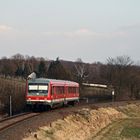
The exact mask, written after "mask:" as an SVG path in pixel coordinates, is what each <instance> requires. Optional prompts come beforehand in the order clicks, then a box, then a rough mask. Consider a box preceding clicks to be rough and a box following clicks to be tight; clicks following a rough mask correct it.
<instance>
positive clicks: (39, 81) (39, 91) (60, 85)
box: [26, 78, 79, 107]
mask: <svg viewBox="0 0 140 140" xmlns="http://www.w3.org/2000/svg"><path fill="white" fill-rule="evenodd" d="M78 101H79V84H78V83H76V82H71V81H65V80H54V79H46V78H35V79H30V80H27V84H26V102H27V105H29V106H36V105H46V106H49V107H53V106H55V105H57V104H74V103H75V102H78Z"/></svg>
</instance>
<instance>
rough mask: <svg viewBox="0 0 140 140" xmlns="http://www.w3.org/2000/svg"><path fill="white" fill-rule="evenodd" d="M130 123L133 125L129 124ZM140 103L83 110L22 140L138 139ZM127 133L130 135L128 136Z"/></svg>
mask: <svg viewBox="0 0 140 140" xmlns="http://www.w3.org/2000/svg"><path fill="white" fill-rule="evenodd" d="M132 123H133V125H131V124H132ZM139 132H140V103H135V104H128V105H126V106H118V107H113V108H112V107H106V108H98V109H96V110H95V109H92V108H90V107H89V108H83V109H82V110H79V111H78V112H76V114H75V115H70V116H68V117H66V118H64V119H63V120H58V121H55V122H53V123H51V124H50V126H45V127H41V128H40V130H39V131H38V132H36V133H33V134H32V135H31V136H30V137H29V138H25V140H35V139H36V138H35V137H37V138H38V139H40V140H60V139H61V140H66V139H69V140H72V139H74V140H94V139H95V140H114V139H116V140H120V139H127V138H128V137H130V138H131V139H138V138H139V136H140V133H139ZM130 134H131V135H130Z"/></svg>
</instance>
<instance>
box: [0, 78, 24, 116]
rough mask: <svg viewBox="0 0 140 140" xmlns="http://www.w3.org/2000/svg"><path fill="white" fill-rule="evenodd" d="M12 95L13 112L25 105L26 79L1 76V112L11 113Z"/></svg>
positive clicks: (20, 109)
mask: <svg viewBox="0 0 140 140" xmlns="http://www.w3.org/2000/svg"><path fill="white" fill-rule="evenodd" d="M10 96H11V102H12V113H13V114H14V113H16V112H20V111H22V110H23V109H24V107H25V80H22V79H15V78H4V77H0V113H1V115H2V114H7V115H8V114H9V107H10Z"/></svg>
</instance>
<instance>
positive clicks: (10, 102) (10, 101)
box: [9, 95, 12, 116]
mask: <svg viewBox="0 0 140 140" xmlns="http://www.w3.org/2000/svg"><path fill="white" fill-rule="evenodd" d="M9 108H10V111H9V113H10V116H12V96H11V95H10V97H9Z"/></svg>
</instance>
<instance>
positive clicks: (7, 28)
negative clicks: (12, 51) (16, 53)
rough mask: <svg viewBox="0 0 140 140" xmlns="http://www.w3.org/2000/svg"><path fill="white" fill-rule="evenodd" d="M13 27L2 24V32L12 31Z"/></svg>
mask: <svg viewBox="0 0 140 140" xmlns="http://www.w3.org/2000/svg"><path fill="white" fill-rule="evenodd" d="M12 29H13V28H12V27H10V26H7V25H0V32H7V31H11V30H12Z"/></svg>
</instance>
